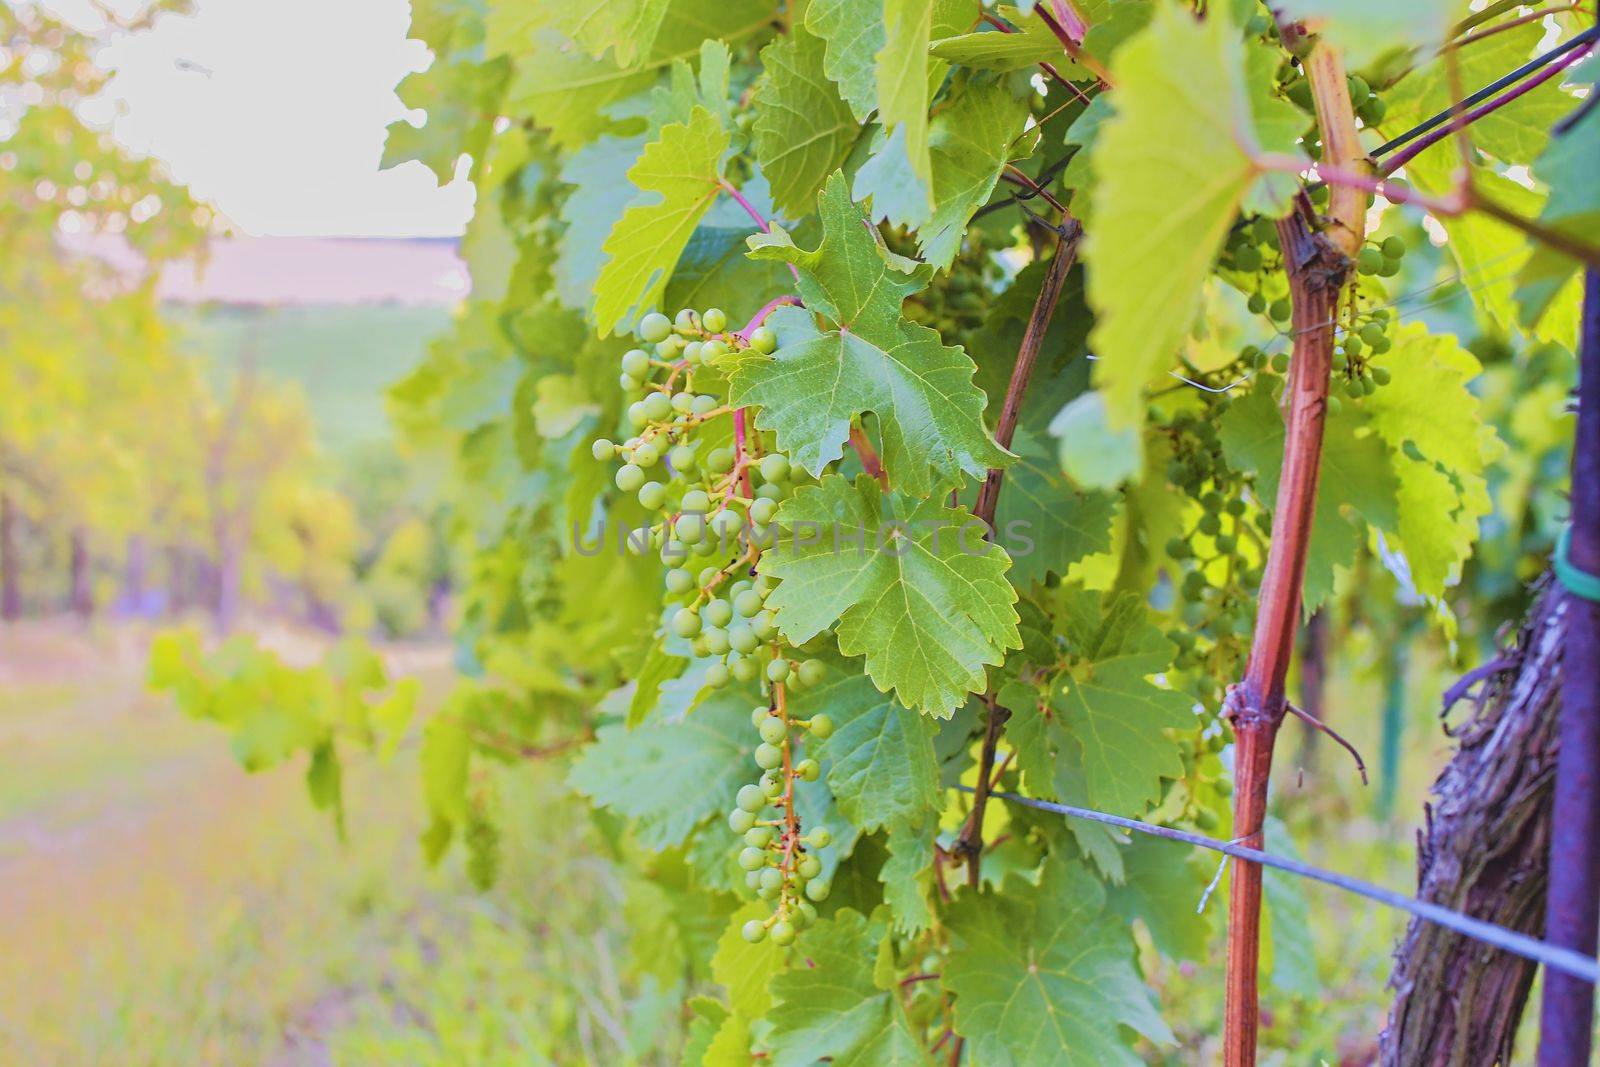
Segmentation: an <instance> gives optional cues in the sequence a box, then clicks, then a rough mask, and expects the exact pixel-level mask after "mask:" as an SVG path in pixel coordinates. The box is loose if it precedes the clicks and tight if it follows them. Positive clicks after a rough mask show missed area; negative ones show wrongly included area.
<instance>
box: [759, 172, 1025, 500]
mask: <svg viewBox="0 0 1600 1067" xmlns="http://www.w3.org/2000/svg"><path fill="white" fill-rule="evenodd" d="M818 210H819V211H820V213H821V216H822V242H821V244H820V245H819V246H818V247H817V248H816V249H815V250H806V249H802V248H800V247H799V246H797V245H796V244H795V243H794V241H793V239H792V238H791V237H790V236H789V234H788V233H787V232H785V231H784V230H783V229H782V228H781V227H776V226H775V227H773V231H772V233H770V234H758V235H756V236H754V237H752V238H750V246H751V252H750V254H751V256H752V257H754V258H756V259H770V260H778V261H781V262H787V263H792V264H794V265H795V267H796V268H797V269H798V270H799V272H800V295H801V297H802V298H803V299H804V300H805V304H806V308H805V310H804V311H802V310H800V309H798V308H780V309H779V310H778V311H777V312H775V313H774V314H773V315H772V316H771V318H770V319H768V325H769V326H770V327H771V328H772V329H773V331H774V332H775V333H776V334H777V337H778V350H777V352H776V353H775V354H774V355H773V356H772V357H771V358H763V357H754V356H751V357H747V358H744V359H742V360H740V361H738V362H737V363H736V364H734V365H733V367H732V370H731V371H730V375H729V390H730V392H729V395H730V398H731V400H732V402H733V403H734V404H737V405H741V406H748V405H755V406H757V407H759V408H760V410H759V411H758V412H757V413H756V425H757V426H759V427H761V428H762V429H766V430H772V431H774V432H775V433H776V434H777V437H778V446H779V447H780V448H782V449H783V450H785V451H786V452H789V453H791V454H792V455H793V457H794V458H795V459H796V460H798V461H799V463H800V464H801V466H803V467H805V469H806V470H808V471H810V472H811V473H812V474H814V475H815V474H821V473H822V469H823V467H825V466H826V465H827V464H828V463H830V462H832V461H834V460H836V459H838V458H839V457H840V456H841V455H843V453H844V443H845V441H846V439H847V438H848V437H849V434H850V424H851V420H852V419H854V418H856V417H858V416H861V415H864V414H867V413H869V412H870V413H872V414H874V415H876V416H877V417H878V422H879V429H880V432H881V434H882V437H883V461H884V466H885V469H886V470H887V471H888V473H889V477H890V479H891V481H892V482H893V484H894V485H895V486H896V487H897V488H900V489H902V490H904V491H905V492H907V493H909V494H911V495H914V496H921V495H925V494H927V493H930V492H932V490H933V488H934V487H935V485H936V484H937V483H936V481H935V478H937V479H938V481H940V482H944V483H949V482H952V481H954V480H955V479H956V478H957V477H958V476H959V475H960V474H961V473H962V472H965V473H967V474H969V475H971V476H973V477H982V476H983V475H984V474H985V473H986V472H987V471H988V469H989V467H991V466H1003V465H1005V464H1006V463H1007V462H1009V460H1010V458H1011V456H1010V454H1009V453H1007V452H1006V451H1005V450H1004V449H1002V448H1000V446H999V445H997V444H995V442H994V438H993V437H992V436H991V435H990V434H989V431H988V428H987V427H986V426H985V425H984V422H983V408H984V396H983V394H982V392H980V391H979V390H978V389H976V388H975V387H974V386H973V385H972V374H973V371H974V370H975V367H974V364H973V362H972V360H970V359H968V358H967V356H966V354H965V353H964V352H962V351H961V349H959V348H949V347H946V346H945V345H944V344H943V343H942V342H941V341H940V339H939V335H938V333H936V332H935V331H933V330H930V329H928V328H926V327H923V326H918V325H915V324H914V323H910V322H907V321H905V319H903V318H902V317H901V304H902V303H903V302H904V300H905V298H906V297H908V296H910V295H911V294H913V293H916V292H918V291H920V290H921V289H922V288H923V286H924V285H925V284H926V282H927V272H926V270H925V269H923V268H920V267H919V268H913V267H912V266H911V264H910V262H909V261H907V260H904V259H902V258H900V257H898V256H894V255H893V254H892V253H889V252H888V251H887V250H885V249H884V248H883V247H882V245H880V244H879V243H878V242H877V240H876V239H875V237H874V234H873V233H872V232H871V231H869V230H868V229H867V228H866V226H865V225H863V221H862V218H863V217H862V214H861V211H860V209H859V208H858V207H856V205H854V204H853V203H851V202H850V193H849V190H848V188H847V186H846V183H845V180H844V177H843V175H840V174H835V175H834V176H833V177H832V178H830V179H828V184H827V185H826V186H825V187H824V189H823V191H822V195H821V196H820V197H819V198H818ZM815 316H821V317H822V318H823V319H824V320H826V321H827V322H828V323H829V326H830V328H828V329H821V328H819V327H818V326H817V325H816V322H815Z"/></svg>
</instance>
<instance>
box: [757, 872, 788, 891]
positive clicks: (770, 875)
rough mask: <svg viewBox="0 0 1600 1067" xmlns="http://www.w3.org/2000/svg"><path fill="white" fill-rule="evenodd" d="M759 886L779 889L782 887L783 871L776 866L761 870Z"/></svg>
mask: <svg viewBox="0 0 1600 1067" xmlns="http://www.w3.org/2000/svg"><path fill="white" fill-rule="evenodd" d="M761 888H762V889H770V890H779V889H782V888H783V872H782V871H780V870H778V869H777V868H776V867H768V868H767V869H766V870H764V871H762V872H761Z"/></svg>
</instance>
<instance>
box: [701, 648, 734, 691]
mask: <svg viewBox="0 0 1600 1067" xmlns="http://www.w3.org/2000/svg"><path fill="white" fill-rule="evenodd" d="M719 654H720V653H719ZM731 677H733V675H732V672H730V671H729V670H728V668H727V666H726V665H724V664H721V663H713V664H712V665H711V666H709V667H707V668H706V684H707V685H709V686H710V687H711V688H713V689H721V688H722V687H723V686H725V685H727V684H728V679H729V678H731Z"/></svg>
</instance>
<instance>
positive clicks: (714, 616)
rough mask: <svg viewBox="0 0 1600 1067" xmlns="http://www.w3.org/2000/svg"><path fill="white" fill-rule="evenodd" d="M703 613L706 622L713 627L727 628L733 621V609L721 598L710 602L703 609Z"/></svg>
mask: <svg viewBox="0 0 1600 1067" xmlns="http://www.w3.org/2000/svg"><path fill="white" fill-rule="evenodd" d="M702 613H703V614H704V615H705V620H706V622H709V623H710V624H711V625H712V626H726V625H728V623H729V622H730V621H731V620H732V619H733V608H732V607H731V606H730V605H729V604H728V602H727V601H726V600H723V599H722V598H720V597H718V598H717V599H716V600H712V601H709V602H708V603H707V604H706V606H705V607H704V608H703V609H702Z"/></svg>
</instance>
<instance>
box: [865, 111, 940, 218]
mask: <svg viewBox="0 0 1600 1067" xmlns="http://www.w3.org/2000/svg"><path fill="white" fill-rule="evenodd" d="M876 129H877V133H876V137H875V140H874V143H873V145H872V151H871V153H870V154H869V155H868V156H867V158H866V159H865V160H864V161H863V162H862V164H861V166H860V167H859V168H858V169H857V170H856V174H855V178H854V179H852V180H851V183H850V192H851V195H852V196H854V197H855V199H857V200H859V201H861V202H862V204H863V206H864V207H866V208H867V209H868V216H869V217H870V218H871V219H872V220H873V221H874V222H878V221H884V222H888V223H889V225H891V226H903V227H905V228H906V229H908V230H915V229H918V228H919V227H921V226H922V225H923V223H925V222H927V221H928V219H929V217H930V216H931V215H932V211H933V198H932V197H931V196H930V195H929V193H928V183H927V182H925V181H923V180H922V179H921V178H919V177H917V176H916V175H915V174H913V173H912V171H911V160H910V159H908V158H907V157H906V131H905V127H904V126H897V127H895V129H894V132H892V133H889V134H887V135H886V134H885V133H884V131H883V129H882V128H881V127H877V128H876Z"/></svg>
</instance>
